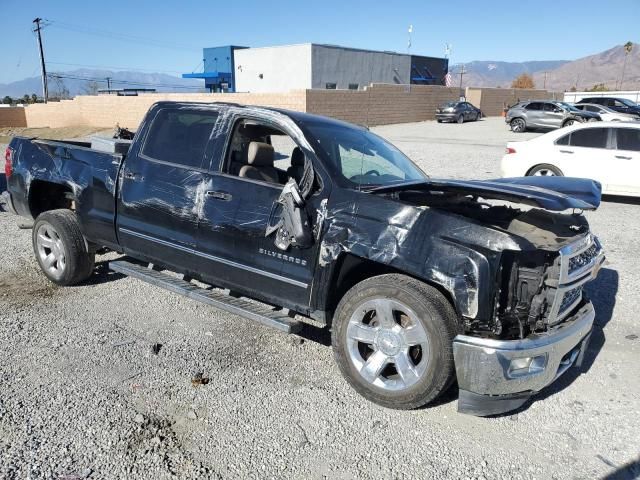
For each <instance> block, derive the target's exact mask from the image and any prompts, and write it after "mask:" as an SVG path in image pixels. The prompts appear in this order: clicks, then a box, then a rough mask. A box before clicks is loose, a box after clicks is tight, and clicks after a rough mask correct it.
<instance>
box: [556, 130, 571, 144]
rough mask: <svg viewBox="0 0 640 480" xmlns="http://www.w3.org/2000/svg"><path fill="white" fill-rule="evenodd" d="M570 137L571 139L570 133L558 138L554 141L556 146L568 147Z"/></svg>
mask: <svg viewBox="0 0 640 480" xmlns="http://www.w3.org/2000/svg"><path fill="white" fill-rule="evenodd" d="M570 137H571V134H570V133H569V134H568V135H564V136H562V137H560V138H559V139H558V140H556V145H569V138H570Z"/></svg>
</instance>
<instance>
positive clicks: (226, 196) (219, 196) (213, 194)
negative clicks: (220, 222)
mask: <svg viewBox="0 0 640 480" xmlns="http://www.w3.org/2000/svg"><path fill="white" fill-rule="evenodd" d="M207 197H210V198H215V199H216V200H224V201H225V202H228V201H229V200H231V199H232V198H233V197H232V196H231V194H230V193H227V192H218V191H215V190H209V191H208V192H207Z"/></svg>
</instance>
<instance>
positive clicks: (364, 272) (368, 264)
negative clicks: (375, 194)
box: [325, 253, 458, 323]
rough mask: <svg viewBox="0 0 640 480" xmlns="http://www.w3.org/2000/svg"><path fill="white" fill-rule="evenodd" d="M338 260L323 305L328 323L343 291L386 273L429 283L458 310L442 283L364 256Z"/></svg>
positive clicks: (345, 291) (344, 257)
mask: <svg viewBox="0 0 640 480" xmlns="http://www.w3.org/2000/svg"><path fill="white" fill-rule="evenodd" d="M338 261H339V265H338V266H337V267H336V268H335V271H334V273H333V278H332V280H331V282H330V283H329V285H331V294H330V295H328V296H327V301H326V305H325V310H326V311H327V312H328V314H329V315H328V319H327V321H328V322H329V323H330V322H331V319H332V317H333V312H334V311H335V309H336V307H337V306H338V303H340V300H341V299H342V297H343V296H344V295H345V293H347V292H348V291H349V289H351V288H352V287H353V286H355V285H356V284H357V283H360V282H362V281H363V280H366V279H367V278H371V277H377V276H379V275H385V274H388V273H397V274H400V275H406V276H408V277H412V278H415V279H416V280H418V281H420V282H423V283H426V284H428V285H431V286H432V287H434V288H436V289H437V290H438V291H439V292H440V293H441V294H442V295H444V297H445V298H446V299H447V301H448V302H449V303H450V304H451V305H452V306H453V308H454V310H455V311H456V312H458V309H457V308H456V304H455V302H454V301H453V298H452V297H451V294H450V292H448V291H447V290H445V289H444V288H443V287H442V285H438V284H435V283H432V282H429V281H425V280H424V279H422V278H418V277H415V276H413V275H410V274H407V273H406V272H403V271H402V270H399V269H397V268H394V267H391V266H389V265H385V264H382V263H378V262H374V261H372V260H368V259H366V258H361V257H357V256H355V255H352V254H350V253H347V254H344V255H342V257H341V259H339V260H338Z"/></svg>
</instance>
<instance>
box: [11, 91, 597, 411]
mask: <svg viewBox="0 0 640 480" xmlns="http://www.w3.org/2000/svg"><path fill="white" fill-rule="evenodd" d="M102 150H104V149H102ZM5 171H6V176H7V184H8V191H7V192H4V193H3V199H4V203H5V204H6V207H7V208H8V209H9V210H11V211H12V212H14V213H17V214H18V215H22V216H24V217H28V218H31V219H33V220H34V224H33V248H34V252H35V257H36V259H37V261H38V263H39V264H40V266H41V268H42V270H43V272H44V274H45V275H46V276H47V277H48V278H49V279H50V280H51V281H52V282H54V283H57V284H59V285H72V284H76V283H79V282H82V281H84V280H86V279H87V277H89V276H90V275H91V273H92V270H93V266H94V258H95V255H96V252H101V251H105V250H107V249H108V250H112V251H115V252H121V253H123V254H125V255H126V257H123V258H121V259H120V260H117V261H113V262H111V264H110V267H111V268H112V269H113V270H116V271H119V272H122V273H125V274H127V275H131V276H133V277H136V278H139V279H142V280H145V281H147V282H151V283H153V284H155V285H157V286H159V287H163V288H166V289H168V290H170V291H172V292H175V293H179V294H183V295H186V296H187V297H190V298H192V299H194V300H198V301H202V302H206V303H209V304H211V305H214V306H216V307H218V308H221V309H224V310H226V311H229V312H232V313H235V314H239V315H242V316H245V317H247V318H250V319H252V320H254V321H257V322H261V323H263V324H266V325H270V326H272V327H275V328H278V329H280V330H282V331H284V332H287V333H296V332H297V329H298V328H300V326H301V325H303V324H305V323H311V324H314V325H316V326H317V324H318V322H320V324H321V325H323V326H324V328H330V329H331V338H332V343H333V349H334V352H335V358H336V360H337V363H338V365H339V367H340V369H341V371H342V373H343V375H344V377H345V378H346V380H347V381H348V382H349V383H350V384H351V385H352V386H353V387H354V388H355V389H356V390H357V391H358V392H360V393H361V394H362V395H363V396H364V397H366V398H367V399H369V400H372V401H374V402H377V403H378V404H381V405H384V406H387V407H391V408H400V409H409V408H416V407H419V406H422V405H425V404H427V403H429V402H432V401H433V400H434V399H435V398H436V397H438V395H440V394H441V393H442V392H443V391H444V390H445V389H447V388H448V387H449V386H450V385H451V384H452V383H453V382H454V381H455V380H457V383H458V386H459V389H460V396H459V402H458V408H459V410H460V411H462V412H466V413H471V414H476V415H491V414H497V413H502V412H505V411H509V410H512V409H514V408H517V407H519V406H520V405H522V404H523V403H524V402H525V401H526V400H527V399H528V398H529V397H530V396H531V395H533V394H534V393H536V392H538V391H540V390H541V389H542V388H544V387H545V386H547V385H548V384H550V383H551V382H553V381H554V380H555V379H556V378H558V377H559V376H560V375H561V374H563V373H564V372H565V371H566V370H567V369H569V368H570V367H571V366H572V365H574V364H579V363H580V362H581V359H582V356H583V354H584V352H585V350H586V347H587V343H588V339H589V335H590V332H591V328H592V323H593V320H594V309H593V306H592V304H591V303H590V302H589V301H588V299H587V298H586V297H585V295H584V293H583V286H584V284H585V283H586V282H588V281H590V280H591V279H593V278H594V277H595V276H596V274H597V272H598V270H599V268H600V266H601V264H602V262H603V261H604V254H603V250H602V247H601V245H600V243H599V242H598V240H597V238H596V237H595V236H594V235H593V234H592V233H591V232H590V230H589V226H588V224H587V221H586V220H585V218H584V216H583V215H582V211H584V210H589V209H595V208H597V207H598V205H599V203H600V185H599V184H598V183H597V182H594V181H591V180H587V179H575V178H562V177H552V178H545V177H527V178H511V179H499V180H492V181H456V180H436V179H432V178H430V177H429V176H427V175H426V174H425V173H423V172H422V171H421V170H420V169H419V168H418V167H417V166H416V165H415V164H414V163H412V162H411V161H410V160H409V159H408V158H407V157H406V156H405V155H404V154H402V153H401V152H400V151H399V150H398V149H397V148H395V147H394V146H393V145H391V144H390V143H388V142H387V141H385V140H384V139H382V138H380V137H379V136H377V135H375V134H373V133H371V132H370V131H368V130H367V129H366V128H363V127H359V126H355V125H351V124H348V123H344V122H340V121H337V120H333V119H329V118H324V117H320V116H315V115H309V114H305V113H299V112H291V111H286V110H278V109H269V108H259V107H248V106H240V105H234V104H222V103H212V104H198V103H170V102H162V103H158V104H155V105H154V106H153V107H152V108H151V109H150V111H149V112H148V114H147V116H146V118H145V120H144V121H143V123H142V124H141V125H140V128H139V130H138V131H137V132H136V134H135V137H134V139H133V140H132V141H130V142H129V143H127V142H124V141H123V142H118V141H114V145H113V151H112V152H105V151H100V150H97V149H95V148H91V144H90V143H81V142H58V141H50V140H39V139H28V138H14V139H13V140H12V141H11V143H10V145H9V147H8V149H7V151H6V166H5ZM175 273H178V274H179V275H175ZM194 280H197V281H198V282H195V281H194ZM203 283H204V284H206V288H204V287H203V286H202V284H203Z"/></svg>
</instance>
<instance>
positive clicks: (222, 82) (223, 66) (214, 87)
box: [182, 45, 247, 92]
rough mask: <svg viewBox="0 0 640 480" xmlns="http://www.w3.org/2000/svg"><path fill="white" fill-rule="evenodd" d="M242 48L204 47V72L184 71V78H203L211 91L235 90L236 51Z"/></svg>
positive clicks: (232, 46)
mask: <svg viewBox="0 0 640 480" xmlns="http://www.w3.org/2000/svg"><path fill="white" fill-rule="evenodd" d="M241 48H247V47H237V46H234V45H226V46H224V47H212V48H203V49H202V63H203V69H202V72H198V73H183V74H182V78H202V79H204V85H205V88H207V89H208V90H209V91H210V92H235V91H236V78H235V61H234V52H235V51H236V50H238V49H241Z"/></svg>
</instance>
